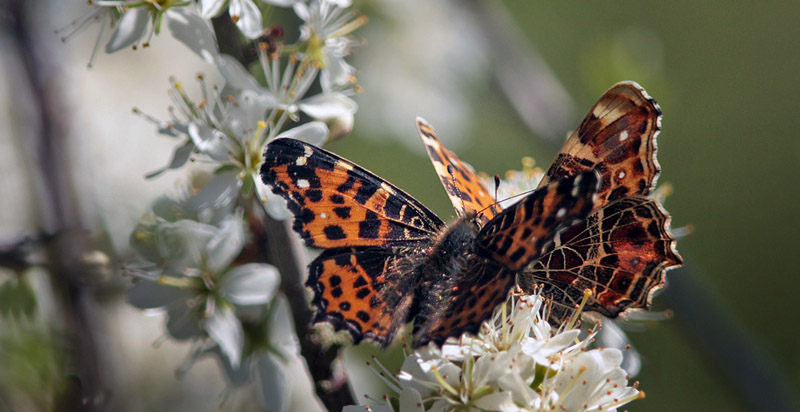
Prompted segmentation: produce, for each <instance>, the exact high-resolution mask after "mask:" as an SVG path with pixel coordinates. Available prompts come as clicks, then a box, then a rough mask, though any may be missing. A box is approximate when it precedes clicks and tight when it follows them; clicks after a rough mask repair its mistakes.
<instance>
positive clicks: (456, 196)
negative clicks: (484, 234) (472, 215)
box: [417, 117, 500, 223]
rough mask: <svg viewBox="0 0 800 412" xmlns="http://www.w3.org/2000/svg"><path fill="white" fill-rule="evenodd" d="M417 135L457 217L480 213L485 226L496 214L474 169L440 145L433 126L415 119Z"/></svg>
mask: <svg viewBox="0 0 800 412" xmlns="http://www.w3.org/2000/svg"><path fill="white" fill-rule="evenodd" d="M417 132H419V137H420V138H422V143H424V144H425V149H426V150H427V151H428V156H430V158H431V162H432V163H433V167H434V168H435V169H436V174H437V175H439V180H441V181H442V185H444V190H445V191H446V192H447V196H449V197H450V201H451V202H452V203H453V207H454V208H455V209H456V213H457V214H458V216H459V217H463V216H466V215H467V214H468V213H469V212H480V214H481V220H482V221H483V223H486V222H487V221H489V220H490V219H491V218H493V217H494V216H495V215H496V214H497V213H499V212H500V207H499V206H497V202H496V200H495V199H494V198H493V197H492V195H491V192H489V190H488V189H487V188H486V185H484V184H483V182H482V181H481V179H480V178H479V177H478V175H477V174H476V173H475V169H473V168H472V166H470V165H469V163H466V162H464V161H462V160H461V159H459V158H458V156H456V155H455V153H453V152H451V151H450V150H447V149H446V148H445V147H444V146H442V142H440V141H439V137H438V136H437V135H436V131H435V130H433V127H431V125H429V124H428V123H427V122H426V121H425V120H423V119H421V118H419V117H418V118H417Z"/></svg>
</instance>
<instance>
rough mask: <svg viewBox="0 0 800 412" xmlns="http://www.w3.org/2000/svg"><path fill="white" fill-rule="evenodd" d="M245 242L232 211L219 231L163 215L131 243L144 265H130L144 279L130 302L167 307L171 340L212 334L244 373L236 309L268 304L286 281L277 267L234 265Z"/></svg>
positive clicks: (241, 334)
mask: <svg viewBox="0 0 800 412" xmlns="http://www.w3.org/2000/svg"><path fill="white" fill-rule="evenodd" d="M244 240H245V239H244V231H243V222H242V216H241V213H234V214H229V215H228V217H226V218H225V219H223V220H222V222H220V225H219V226H213V225H208V224H204V223H199V222H195V221H191V220H177V221H175V222H170V221H167V220H164V219H160V218H158V217H154V218H152V219H151V220H149V221H144V222H142V223H140V225H139V227H138V228H137V230H136V231H135V232H134V234H133V236H132V240H131V242H132V244H133V246H134V247H135V248H136V249H137V250H139V251H140V252H141V255H142V259H143V261H141V262H139V263H137V264H129V265H128V266H127V267H126V268H125V269H126V272H127V273H128V274H129V275H131V276H134V277H136V278H137V279H139V282H138V283H137V284H136V285H135V286H134V287H133V288H131V290H130V291H129V292H128V301H129V302H130V303H131V304H132V305H133V306H136V307H138V308H141V309H155V308H162V309H166V311H167V314H168V316H169V317H168V322H167V330H168V332H169V334H170V335H171V336H172V337H174V338H176V339H200V340H203V339H204V338H205V337H208V338H210V340H211V341H212V342H213V345H212V346H217V347H219V350H220V352H221V353H222V354H224V356H225V357H226V359H227V360H228V362H230V364H231V365H232V367H234V368H237V367H238V366H239V364H240V360H241V357H242V351H243V345H244V332H243V329H242V324H241V322H240V320H239V318H238V317H237V316H236V309H237V307H240V306H252V305H265V304H267V303H269V302H270V301H271V300H272V299H273V298H274V297H275V294H276V293H277V290H278V285H279V283H280V276H279V274H278V270H277V269H276V268H275V267H274V266H272V265H269V264H264V263H251V264H246V265H242V266H232V265H231V264H232V263H233V260H234V259H235V258H236V257H237V256H238V255H239V253H240V252H241V250H242V247H243V246H244Z"/></svg>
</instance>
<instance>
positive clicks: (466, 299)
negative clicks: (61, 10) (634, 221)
mask: <svg viewBox="0 0 800 412" xmlns="http://www.w3.org/2000/svg"><path fill="white" fill-rule="evenodd" d="M631 90H633V92H631ZM625 91H628V92H629V93H628V94H630V95H636V92H637V91H641V93H639V94H642V93H644V91H643V90H642V89H641V88H640V87H638V85H635V84H633V83H621V84H618V85H616V86H614V87H612V89H610V90H609V91H608V92H607V93H606V94H605V95H604V96H603V98H601V100H600V102H598V104H597V105H595V108H593V109H592V112H590V114H589V115H587V118H586V119H584V122H582V123H581V126H582V127H583V129H580V128H579V130H578V132H580V131H581V130H585V131H588V132H593V133H595V134H596V135H598V136H601V135H602V136H603V137H604V139H600V140H598V141H597V142H594V141H593V140H592V138H593V136H585V135H581V136H580V137H579V138H578V139H579V143H581V144H582V145H583V147H592V146H593V145H598V146H603V145H605V146H613V144H611V142H608V133H606V132H607V131H608V132H610V131H611V129H612V128H613V127H616V128H617V129H618V132H619V133H618V134H620V135H621V133H623V132H624V133H627V134H628V137H626V138H625V139H620V137H621V136H617V137H615V139H616V141H617V142H618V144H617V145H618V146H625V147H626V148H625V149H624V151H625V153H624V154H621V157H622V158H624V157H626V156H628V157H642V156H647V154H648V153H650V154H651V155H652V156H651V158H652V161H649V162H645V161H644V160H642V161H641V165H642V167H643V168H644V167H645V163H646V164H647V166H648V167H650V169H648V172H645V174H647V173H657V170H658V165H657V163H655V157H654V154H655V142H654V138H655V132H657V129H658V122H659V119H660V111H659V110H655V111H653V112H652V113H651V114H646V113H644V112H642V110H641V109H645V110H646V109H647V107H644V106H647V104H652V105H653V107H655V108H656V109H657V105H655V102H654V101H652V99H644V102H645V103H643V104H642V105H637V104H639V103H638V101H637V103H636V104H634V105H633V106H631V107H627V106H626V108H627V110H628V111H630V113H631V114H632V113H633V112H636V113H639V114H637V115H634V116H629V113H627V112H625V113H620V112H619V110H616V109H614V108H611V107H609V109H608V110H609V112H608V113H607V115H620V114H621V116H618V117H619V119H623V120H624V122H621V123H615V122H614V121H610V122H607V123H608V124H606V122H605V120H607V119H611V117H609V118H605V119H604V118H603V116H596V115H595V113H600V114H603V111H602V110H601V109H600V108H599V107H598V106H599V105H600V104H601V103H603V102H610V103H614V102H615V100H614V96H617V95H623V92H625ZM631 101H632V100H631ZM619 107H621V106H619ZM623 123H624V127H623ZM609 124H610V125H612V126H609ZM599 126H603V127H599ZM417 130H418V132H419V135H420V137H421V138H422V141H423V143H424V144H425V147H426V149H427V152H428V154H429V156H430V158H431V161H432V163H433V165H434V168H435V170H436V172H437V174H438V175H439V178H440V180H441V182H442V184H443V185H444V188H445V191H446V192H447V194H448V196H449V197H450V200H451V202H452V203H453V206H454V208H455V211H456V214H457V215H458V218H457V219H456V220H455V221H453V222H451V223H449V224H445V223H444V221H442V220H441V219H440V218H439V217H437V216H436V215H435V214H434V213H433V212H431V211H430V210H429V209H428V208H426V207H425V206H424V205H422V204H421V203H419V202H418V201H417V200H415V199H414V198H413V197H411V196H410V195H408V194H407V193H405V192H403V191H402V190H401V189H399V188H397V187H396V186H394V185H392V184H391V183H388V182H386V181H385V180H383V179H381V178H379V177H378V176H376V175H374V174H372V173H371V172H369V171H367V170H365V169H363V168H361V167H359V166H357V165H355V164H353V163H351V162H349V161H347V160H345V159H342V158H341V157H339V156H337V155H335V154H333V153H330V152H328V151H326V150H323V149H320V148H317V147H315V146H312V145H309V144H307V143H303V142H301V141H298V140H293V139H286V138H285V139H277V140H274V141H272V142H271V143H269V144H268V145H267V148H266V150H265V153H264V163H263V164H262V167H261V176H262V180H263V181H264V183H265V184H267V185H268V186H270V188H271V189H272V191H273V192H274V193H276V194H277V195H279V196H281V197H283V198H284V199H286V200H287V202H288V207H289V210H290V211H291V212H292V213H293V215H294V221H293V229H294V230H295V231H296V232H297V233H298V234H299V235H300V237H301V238H302V239H303V241H304V242H305V244H306V245H308V246H310V247H314V248H319V249H322V253H321V254H320V255H319V256H318V257H317V258H315V259H314V260H313V261H312V262H311V264H310V265H309V278H308V281H307V283H306V285H307V286H309V287H310V288H311V289H312V290H313V292H314V297H313V300H312V305H313V306H314V307H315V309H316V311H317V314H316V318H315V320H314V322H315V323H320V322H326V323H329V324H331V325H332V326H333V328H334V329H335V330H346V331H348V332H349V333H350V335H351V336H352V338H353V341H354V342H355V343H358V342H360V341H361V340H362V339H368V340H371V341H374V342H376V343H378V344H380V345H383V346H387V345H389V344H390V343H391V341H392V339H393V338H394V336H395V335H396V334H397V333H398V331H399V330H400V329H401V328H402V327H403V326H404V325H405V324H407V323H409V322H412V321H413V323H414V327H413V331H412V335H413V338H412V344H413V346H414V347H418V346H422V345H425V344H427V343H429V342H434V343H436V344H437V345H441V344H442V343H443V342H444V341H445V340H446V339H447V338H448V337H451V336H454V337H458V336H460V335H461V334H463V333H465V332H467V333H471V334H475V333H476V332H477V331H478V329H479V327H480V325H481V323H482V322H483V321H484V320H486V319H488V318H489V317H490V316H491V314H492V311H493V310H494V308H495V306H497V305H498V304H499V303H501V302H503V301H505V299H506V297H507V295H508V292H509V290H511V288H512V287H513V286H514V285H515V283H517V282H519V283H520V285H521V286H523V287H527V288H528V289H529V290H530V289H532V288H534V287H535V285H537V284H538V283H539V282H543V283H547V282H551V283H557V282H560V281H563V280H565V279H566V278H565V276H564V273H567V272H569V270H570V268H569V267H568V266H567V265H565V264H564V265H562V267H558V269H559V270H560V271H559V272H558V273H556V272H555V271H553V272H544V274H543V272H542V268H540V267H539V266H538V263H539V262H540V261H541V260H542V259H543V258H548V259H550V260H553V261H556V260H558V256H561V255H562V251H563V250H564V249H565V248H567V247H568V246H569V244H568V243H569V242H565V241H564V239H565V238H564V237H563V236H562V233H566V232H570V233H572V229H571V228H572V227H576V226H581V225H584V226H588V224H587V222H589V221H590V219H591V218H592V216H595V215H596V214H597V213H598V211H599V210H604V208H605V207H606V206H610V205H611V204H613V200H616V199H617V198H619V197H622V198H629V199H636V200H637V201H638V200H642V201H641V202H640V203H643V204H644V205H645V206H652V203H651V202H652V201H650V200H647V199H646V198H643V197H641V199H640V198H639V197H636V196H637V195H641V196H644V195H646V193H643V192H642V193H639V192H641V190H640V189H636V186H637V185H639V184H640V183H639V180H638V179H639V178H638V177H637V176H639V175H641V174H642V173H639V172H640V171H639V169H638V168H636V167H633V165H634V164H633V162H632V161H630V160H629V161H627V162H626V161H625V160H624V159H617V158H614V159H613V160H615V161H614V162H613V163H608V164H606V163H605V162H604V160H603V159H602V158H593V157H591V156H588V155H586V153H585V151H584V150H583V149H581V148H578V147H577V146H575V145H570V141H571V140H572V138H570V140H568V142H567V145H566V146H565V147H571V148H572V149H573V150H572V151H570V152H562V155H567V156H569V157H563V156H561V155H560V156H559V158H558V159H557V160H556V162H555V163H554V166H553V168H551V170H550V171H548V175H547V176H546V177H545V180H546V181H543V182H542V184H541V185H540V187H539V188H538V189H537V190H535V191H533V192H532V193H530V194H528V195H526V196H525V197H523V198H522V199H521V200H520V201H519V202H517V203H516V204H513V205H512V206H510V207H508V208H506V209H504V210H501V209H500V208H499V206H498V205H497V202H496V199H494V198H493V197H492V196H491V194H490V192H489V190H488V189H487V188H486V186H485V185H484V184H483V182H482V181H481V180H480V178H479V177H478V176H477V174H476V173H475V171H474V169H473V168H472V167H471V166H470V165H469V164H467V163H465V162H463V161H461V160H460V159H459V158H458V157H457V156H456V155H455V154H454V153H453V152H451V151H449V150H447V149H446V148H445V147H444V146H442V144H441V142H440V141H439V139H438V137H437V135H436V133H435V131H434V129H433V128H432V127H431V126H430V125H428V124H427V123H426V122H425V121H424V120H422V119H417ZM576 133H577V132H576ZM581 133H582V132H581ZM579 134H580V133H579ZM628 139H630V141H634V140H635V141H638V142H640V143H641V144H642V145H650V146H652V150H651V151H649V150H648V149H644V150H640V148H639V147H637V148H636V149H637V150H635V151H632V150H630V149H629V148H628V146H629V144H628V143H624V142H626V141H628ZM605 146H604V147H605ZM589 151H590V152H592V153H594V152H593V151H592V150H591V149H590V150H589ZM612 152H613V154H614V155H618V153H616V152H615V150H613V148H612V149H611V150H610V151H609V150H604V151H603V152H602V153H601V154H608V153H612ZM579 155H580V156H579ZM586 159H595V160H597V161H596V162H595V163H592V164H589V161H587V160H586ZM617 160H622V162H621V163H620V162H619V161H617ZM573 161H574V162H573ZM573 163H576V164H573ZM618 164H622V165H623V166H625V167H628V166H630V167H633V169H635V170H633V169H631V168H626V169H624V171H625V172H626V173H628V172H630V174H629V178H625V176H623V177H622V178H618V177H619V173H617V172H619V171H623V169H620V168H619V167H617V166H616V165H618ZM634 172H636V173H634ZM608 173H617V174H612V175H609V174H608ZM634 179H635V180H634ZM654 181H655V175H653V177H652V178H651V179H650V180H649V181H648V182H646V183H647V184H648V185H652V184H653V183H654ZM622 188H624V190H625V193H623V189H622ZM650 189H651V187H648V188H647V191H649V190H650ZM637 190H638V191H637ZM612 194H613V195H612ZM634 210H636V207H635V206H634ZM660 210H661V209H660V208H659V206H658V205H657V204H656V211H660ZM612 215H613V213H609V214H608V216H609V217H608V218H607V217H606V215H605V214H600V215H599V216H596V218H597V217H599V219H600V220H599V221H600V222H601V223H603V222H605V221H606V220H609V219H612V217H610V216H612ZM662 215H663V214H662ZM595 220H597V219H595ZM617 220H620V219H617ZM620 221H621V222H622V224H623V225H624V223H625V222H626V221H625V220H624V219H623V220H620ZM651 222H653V223H654V224H655V225H656V226H658V228H660V229H661V232H660V233H659V236H661V237H662V238H664V239H662V240H661V241H662V242H664V244H665V245H667V246H669V247H670V248H672V247H673V246H672V245H673V244H674V240H672V239H671V237H670V235H669V232H668V230H667V229H666V226H665V225H667V224H668V217H667V218H666V219H659V215H656V214H653V215H651ZM659 225H660V226H659ZM592 233H595V232H592ZM604 234H605V232H602V231H600V235H596V236H595V235H589V236H587V235H583V234H575V236H574V238H575V239H579V240H580V241H583V239H584V238H588V239H589V241H590V243H591V242H596V241H597V239H596V238H597V237H598V236H599V237H601V238H602V237H603V235H604ZM631 235H632V236H639V237H640V238H642V239H638V238H637V239H638V240H637V239H634V241H632V244H637V245H638V244H640V243H647V242H649V241H650V239H649V237H648V236H652V234H651V233H650V232H645V233H644V234H642V233H638V232H637V233H631ZM603 239H605V238H603ZM602 242H606V243H611V244H613V239H609V240H607V241H606V240H602ZM623 252H628V250H627V249H625V250H623V249H619V250H618V251H617V252H615V253H617V254H622V253H623ZM634 253H635V252H634ZM674 256H676V257H677V255H674ZM678 259H679V258H678ZM584 260H586V259H584ZM565 262H566V261H565ZM588 263H589V264H592V263H594V261H588ZM628 263H630V262H628ZM670 263H671V262H667V263H666V265H669V264H670ZM597 266H598V267H599V266H600V264H599V263H598V264H597ZM625 267H626V268H627V267H628V266H625ZM561 269H563V270H561ZM544 270H549V267H548V266H545V267H544ZM562 272H563V273H562ZM568 280H569V282H566V283H564V282H562V283H563V284H559V285H555V286H553V287H551V288H549V289H548V288H545V289H546V290H545V293H549V294H551V295H552V297H553V298H556V297H557V296H556V294H557V293H559V292H563V291H564V290H565V289H569V288H574V287H577V285H573V283H575V279H574V278H572V279H568ZM662 283H663V281H662ZM593 286H594V287H595V288H600V286H601V285H599V284H597V285H593ZM614 286H615V285H610V286H608V287H607V289H608V290H613V291H618V292H619V293H620V294H623V293H626V292H627V291H628V290H627V289H625V290H622V289H618V288H617V289H615V287H614ZM581 294H582V290H581ZM573 295H574V294H571V293H566V294H563V296H558V298H563V299H564V304H565V305H567V304H569V301H568V299H571V298H573ZM646 303H647V304H649V300H648V301H647V302H646ZM553 313H555V314H558V313H559V312H558V311H556V310H554V312H553ZM553 319H556V318H553Z"/></svg>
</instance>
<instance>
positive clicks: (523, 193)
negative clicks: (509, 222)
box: [478, 187, 536, 214]
mask: <svg viewBox="0 0 800 412" xmlns="http://www.w3.org/2000/svg"><path fill="white" fill-rule="evenodd" d="M535 191H536V189H531V190H526V191H524V192H522V193H517V194H515V195H513V196H509V197H507V198H505V199H503V200H497V188H496V187H495V194H494V196H495V201H494V203H492V204H490V205H489V206H486V207H484V208H483V209H481V210H479V211H478V214H480V213H483V211H484V210H486V209H489V208H491V207H495V206H498V207H499V206H500V202H505V201H506V200H510V199H514V198H517V197H525V196H528V195H529V194H531V193H533V192H535ZM501 210H502V208H501Z"/></svg>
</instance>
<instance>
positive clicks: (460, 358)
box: [374, 294, 642, 411]
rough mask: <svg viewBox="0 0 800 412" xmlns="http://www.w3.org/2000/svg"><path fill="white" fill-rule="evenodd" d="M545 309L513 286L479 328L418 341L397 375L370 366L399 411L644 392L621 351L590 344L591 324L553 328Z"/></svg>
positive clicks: (561, 406) (587, 404) (528, 405)
mask: <svg viewBox="0 0 800 412" xmlns="http://www.w3.org/2000/svg"><path fill="white" fill-rule="evenodd" d="M587 298H588V295H587ZM547 310H548V308H547V305H545V304H544V303H543V300H542V298H541V297H540V296H538V295H534V296H519V295H516V294H512V296H511V298H510V299H509V301H508V302H507V303H506V304H504V305H502V306H501V307H500V308H498V309H497V310H496V311H495V314H494V317H493V319H492V321H489V322H486V323H484V324H483V326H482V328H481V329H480V331H479V333H478V335H477V336H475V337H462V338H461V339H459V340H458V341H456V340H454V339H451V340H449V341H448V342H446V343H445V345H443V347H442V348H441V349H439V348H437V347H435V346H433V345H430V346H427V347H422V348H418V349H417V350H415V351H414V352H413V353H412V354H410V355H409V356H408V357H407V358H406V360H405V362H404V363H403V366H402V368H401V371H400V373H399V374H398V375H397V376H396V377H395V376H393V374H391V373H389V372H388V371H387V370H386V369H385V368H383V366H382V365H381V364H380V363H377V365H375V366H374V367H375V368H378V369H379V372H381V375H380V376H382V377H384V379H385V381H386V383H387V384H388V385H389V386H390V387H391V388H392V389H393V390H394V391H395V392H397V393H398V398H397V403H396V404H397V405H399V407H400V411H451V410H469V411H551V410H580V411H584V410H598V411H599V410H603V411H608V410H616V408H617V407H618V406H622V405H624V404H626V403H628V402H630V401H632V400H635V399H638V398H640V397H641V396H642V393H640V392H639V391H638V390H637V389H636V388H634V387H629V386H627V375H626V373H625V371H624V370H623V369H622V368H620V362H621V361H622V355H621V352H620V351H618V350H616V349H609V348H605V349H603V348H601V349H588V346H589V344H590V342H591V341H592V340H593V338H594V336H595V334H596V329H595V330H592V331H590V333H589V334H588V335H587V336H585V337H584V338H583V339H581V340H578V336H579V333H580V331H579V330H577V329H567V327H569V326H570V325H566V326H562V328H560V329H559V330H553V329H552V328H551V326H550V325H549V324H548V323H547V322H546V321H545V317H544V313H546V311H547ZM578 315H579V314H578V313H576V314H575V315H574V316H578ZM387 406H388V405H387Z"/></svg>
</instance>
